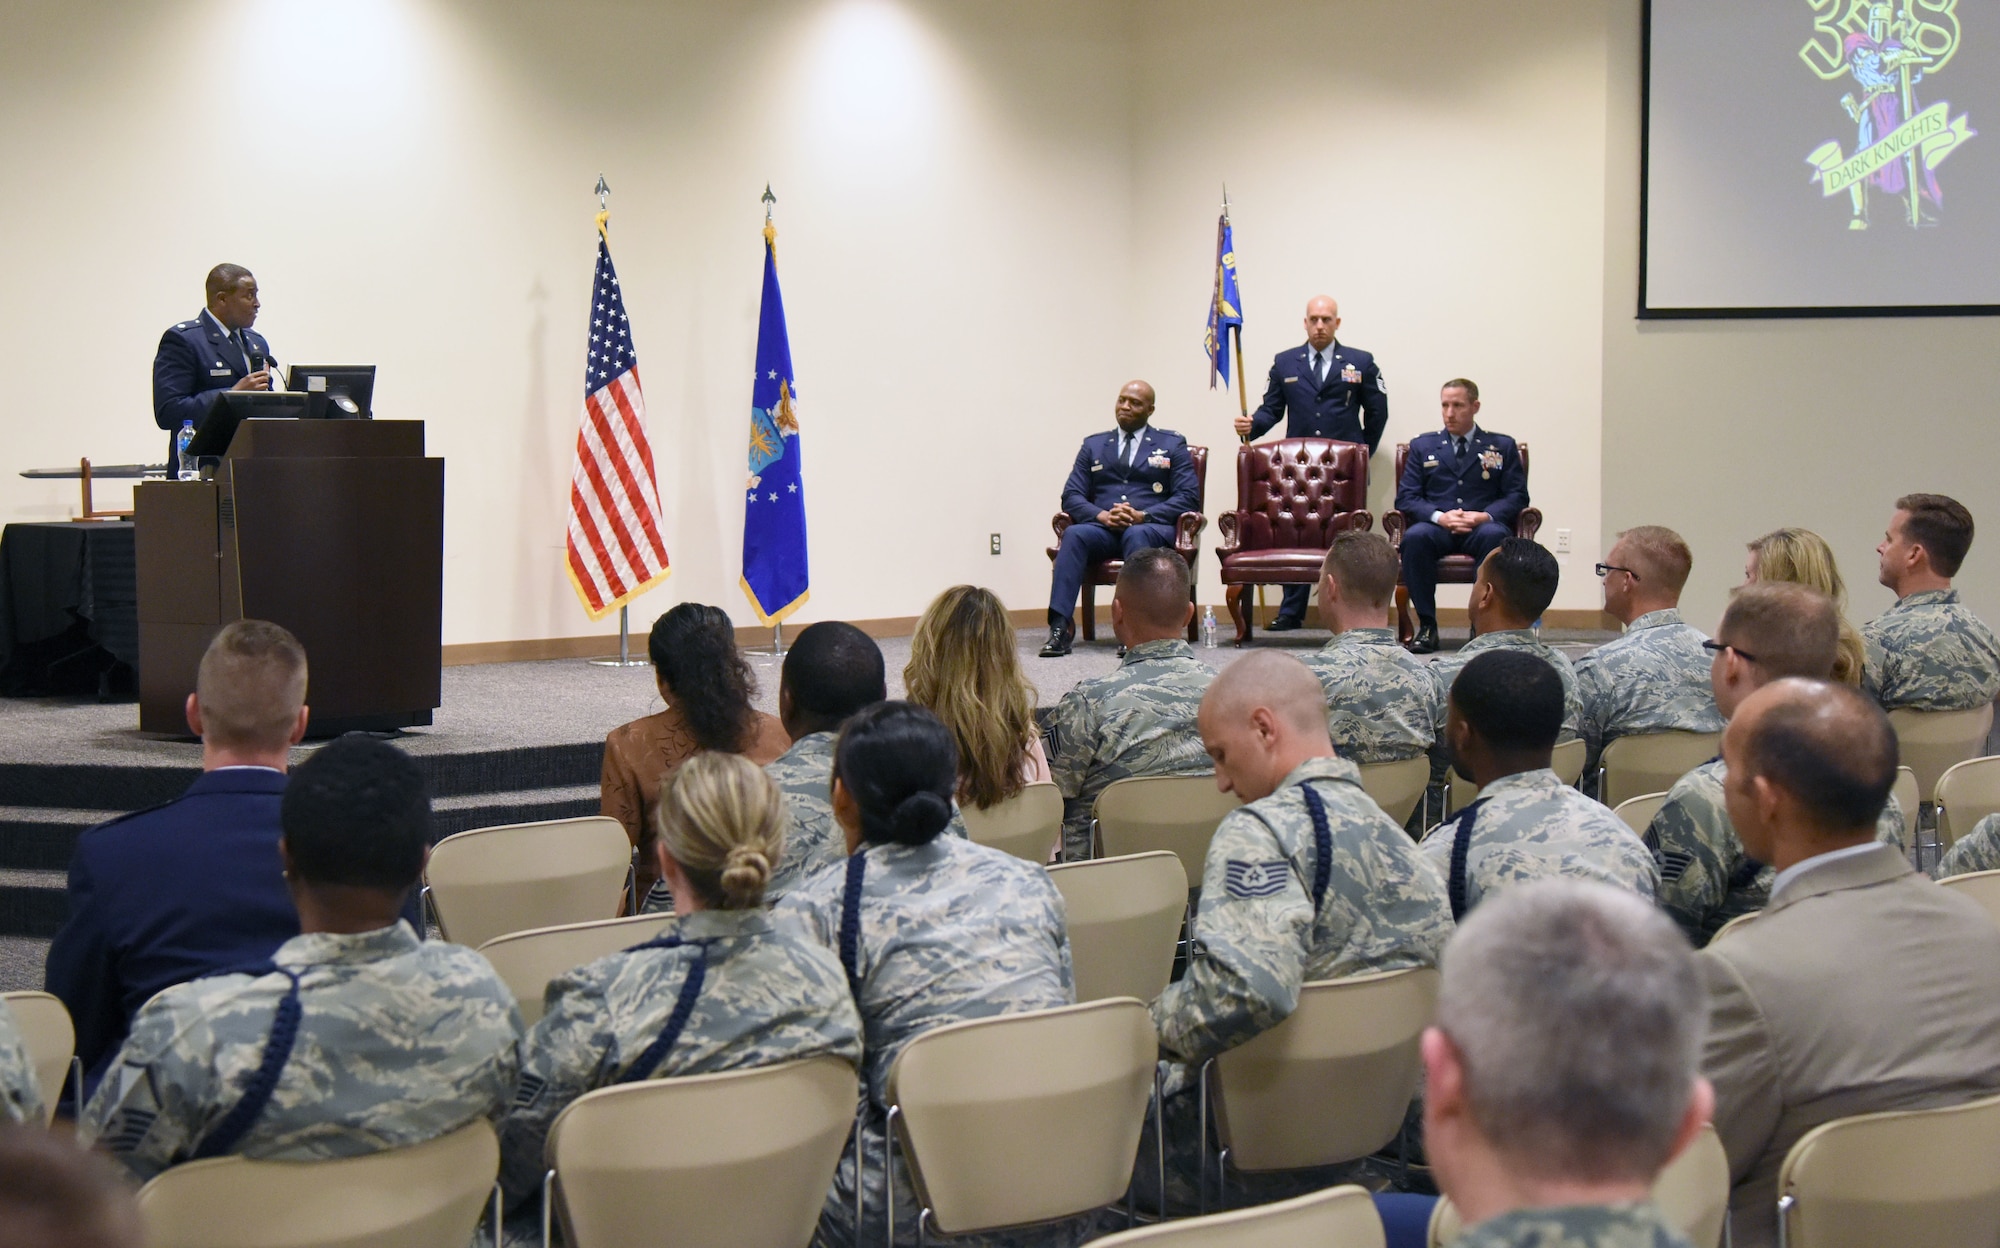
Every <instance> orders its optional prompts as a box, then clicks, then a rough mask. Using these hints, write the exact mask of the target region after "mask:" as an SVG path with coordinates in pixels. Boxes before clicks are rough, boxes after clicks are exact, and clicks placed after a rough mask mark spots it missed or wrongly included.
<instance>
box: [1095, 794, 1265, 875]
mask: <svg viewBox="0 0 2000 1248" xmlns="http://www.w3.org/2000/svg"><path fill="white" fill-rule="evenodd" d="M1242 804H1243V803H1242V802H1240V801H1238V800H1237V799H1236V795H1235V794H1234V793H1224V792H1222V791H1221V790H1220V789H1217V788H1216V787H1215V777H1214V776H1212V775H1200V776H1130V777H1128V778H1126V779H1124V780H1114V781H1112V782H1111V783H1110V784H1108V785H1106V786H1105V788H1104V792H1102V793H1099V794H1098V795H1097V804H1096V806H1095V808H1094V809H1093V811H1092V814H1093V817H1094V818H1095V819H1096V822H1097V841H1098V852H1099V853H1101V854H1103V855H1104V856H1105V857H1107V858H1122V857H1125V856H1127V855H1130V854H1143V853H1146V852H1147V851H1149V850H1155V849H1170V850H1172V851H1173V852H1174V853H1176V854H1178V855H1179V856H1180V860H1181V869H1182V870H1184V871H1186V872H1187V878H1188V882H1189V883H1190V884H1193V885H1195V886H1197V887H1199V886H1200V883H1201V873H1202V868H1203V865H1204V864H1205V863H1206V862H1207V860H1208V843H1209V841H1210V840H1212V839H1214V837H1215V827H1216V825H1217V824H1219V823H1221V822H1222V820H1223V816H1225V815H1227V814H1228V813H1229V812H1230V811H1232V810H1235V809H1236V808H1237V807H1238V806H1241V805H1242Z"/></svg>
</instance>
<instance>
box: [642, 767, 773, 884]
mask: <svg viewBox="0 0 2000 1248" xmlns="http://www.w3.org/2000/svg"><path fill="white" fill-rule="evenodd" d="M659 812H660V813H659V833H660V844H661V846H662V847H664V848H665V849H666V851H667V853H668V854H670V855H672V857H673V860H674V861H675V862H677V863H679V864H680V867H681V870H683V871H685V872H686V873H687V877H688V883H690V884H692V885H693V886H694V891H695V892H696V894H698V895H699V897H700V899H701V901H702V903H703V904H704V905H706V906H708V907H709V908H710V909H715V910H754V909H756V908H757V907H758V906H761V905H763V904H764V889H765V888H766V887H767V886H768V885H769V884H770V882H771V872H772V871H773V870H775V869H776V868H777V865H778V861H779V859H780V857H781V856H782V855H783V853H784V846H785V825H786V823H787V821H788V820H789V818H790V814H789V812H788V811H787V809H786V806H785V796H784V794H783V793H781V792H779V791H778V786H777V785H776V784H775V783H773V782H772V780H771V777H769V776H767V775H765V774H764V769H763V768H762V767H759V766H758V765H757V764H755V763H753V762H751V761H750V760H749V759H747V758H745V757H743V756H742V755H741V754H723V753H717V752H714V751H709V750H704V751H702V752H701V753H698V754H696V755H694V756H693V757H691V758H689V759H688V760H687V761H686V762H685V763H683V764H681V767H680V770H679V772H677V773H676V774H675V776H674V778H673V785H672V787H671V788H669V789H668V790H667V792H666V793H664V794H662V795H661V797H660V806H659Z"/></svg>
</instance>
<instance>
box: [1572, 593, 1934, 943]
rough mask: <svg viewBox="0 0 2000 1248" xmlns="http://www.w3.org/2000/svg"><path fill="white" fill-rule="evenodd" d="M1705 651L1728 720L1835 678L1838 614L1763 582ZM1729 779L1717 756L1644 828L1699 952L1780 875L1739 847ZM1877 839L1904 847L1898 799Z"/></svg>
mask: <svg viewBox="0 0 2000 1248" xmlns="http://www.w3.org/2000/svg"><path fill="white" fill-rule="evenodd" d="M1607 579H1608V578H1607ZM1701 644H1702V648H1703V649H1705V650H1707V651H1708V652H1709V653H1710V654H1711V655H1713V656H1714V657H1713V658H1712V659H1711V661H1710V665H1709V684H1710V686H1711V687H1712V688H1713V690H1714V692H1715V706H1716V709H1717V710H1718V711H1720V712H1721V714H1722V717H1723V718H1724V719H1728V718H1729V717H1730V716H1731V715H1734V714H1735V713H1736V708H1737V707H1738V706H1741V705H1742V704H1743V700H1744V699H1745V698H1747V697H1749V696H1750V695H1751V694H1753V693H1755V692H1756V691H1757V690H1759V689H1762V688H1763V687H1764V686H1765V685H1768V684H1770V683H1771V682H1772V681H1774V680H1779V679H1782V678H1783V677H1786V676H1807V677H1811V678H1812V679H1814V680H1827V679H1830V678H1831V677H1832V675H1833V663H1834V659H1835V657H1836V656H1837V655H1838V654H1839V650H1840V612H1839V610H1838V609H1837V608H1835V606H1834V605H1833V600H1832V599H1830V598H1828V597H1827V596H1826V595H1825V594H1822V593H1820V592H1819V591H1818V590H1816V589H1812V588H1810V587H1808V586H1805V585H1799V584H1795V583H1792V582H1789V581H1759V582H1756V583H1754V584H1750V585H1745V586H1744V587H1743V588H1741V589H1739V590H1737V591H1736V596H1735V597H1733V598H1731V599H1730V600H1729V607H1728V609H1727V610H1725V611H1724V612H1723V613H1722V623H1721V624H1719V625H1717V626H1716V630H1715V639H1714V640H1713V641H1704V642H1702V643H1701ZM1728 778H1729V775H1728V769H1727V767H1726V766H1725V765H1724V763H1723V761H1722V759H1721V758H1720V757H1719V756H1718V757H1716V758H1712V759H1710V760H1709V761H1707V762H1705V763H1703V764H1702V765H1701V766H1699V767H1697V768H1695V769H1694V770H1693V771H1690V772H1688V773H1687V774H1686V775H1684V776H1682V777H1681V778H1680V779H1679V780H1676V781H1674V787H1673V788H1671V789H1669V790H1667V798H1666V801H1665V802H1664V803H1662V804H1661V806H1660V811H1659V813H1658V814H1656V815H1654V816H1653V822H1652V823H1650V824H1648V825H1647V827H1646V838H1645V839H1646V845H1647V847H1648V848H1649V849H1651V850H1652V851H1653V856H1654V857H1655V858H1656V859H1658V860H1659V864H1660V905H1661V907H1662V908H1663V909H1665V910H1666V912H1667V914H1668V916H1669V917H1671V918H1672V919H1673V920H1674V922H1676V923H1678V924H1680V927H1681V930H1682V931H1683V932H1685V933H1686V934H1687V938H1688V939H1689V940H1690V941H1693V942H1694V944H1695V947H1696V948H1700V947H1701V946H1703V945H1706V944H1707V943H1708V942H1709V939H1710V938H1711V937H1712V936H1714V935H1715V933H1716V932H1717V931H1718V930H1720V929H1721V927H1722V925H1723V924H1725V923H1727V922H1729V920H1731V919H1733V918H1736V917H1737V916H1738V915H1744V914H1751V913H1754V912H1756V911H1758V910H1762V909H1763V908H1764V903H1765V902H1766V901H1768V900H1770V897H1771V881H1772V879H1773V878H1774V876H1775V874H1776V873H1775V872H1773V871H1772V870H1771V868H1770V866H1769V865H1767V864H1765V863H1762V862H1759V861H1757V860H1756V859H1754V858H1752V857H1750V855H1749V854H1748V853H1746V852H1745V851H1744V849H1743V842H1742V841H1740V840H1738V839H1737V836H1736V828H1735V825H1734V824H1732V823H1731V822H1730V819H1729V810H1728V807H1727V806H1726V805H1725V804H1724V802H1723V796H1722V790H1723V785H1724V784H1725V783H1726V782H1727V781H1728ZM1875 837H1876V839H1877V840H1879V841H1882V842H1884V843H1886V844H1890V845H1895V846H1898V847H1900V846H1901V845H1902V843H1903V812H1902V809H1901V807H1899V806H1898V805H1897V804H1896V799H1895V797H1894V796H1893V795H1891V796H1890V798H1889V804H1888V805H1887V806H1886V807H1885V808H1884V809H1883V811H1882V817H1881V819H1880V821H1879V822H1878V823H1877V824H1876V828H1875Z"/></svg>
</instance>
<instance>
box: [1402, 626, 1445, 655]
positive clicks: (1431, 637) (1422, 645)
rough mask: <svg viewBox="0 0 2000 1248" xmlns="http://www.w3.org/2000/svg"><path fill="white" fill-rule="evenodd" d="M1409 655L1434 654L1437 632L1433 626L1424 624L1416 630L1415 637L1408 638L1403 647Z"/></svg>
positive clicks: (1436, 646)
mask: <svg viewBox="0 0 2000 1248" xmlns="http://www.w3.org/2000/svg"><path fill="white" fill-rule="evenodd" d="M1404 648H1405V649H1407V650H1408V651H1409V652H1410V653H1411V654H1436V653H1437V648H1438V630H1437V625H1435V624H1425V625H1422V626H1420V627H1419V628H1418V629H1417V635H1416V636H1415V637H1412V638H1410V640H1409V642H1408V643H1407V644H1406V645H1405V647H1404Z"/></svg>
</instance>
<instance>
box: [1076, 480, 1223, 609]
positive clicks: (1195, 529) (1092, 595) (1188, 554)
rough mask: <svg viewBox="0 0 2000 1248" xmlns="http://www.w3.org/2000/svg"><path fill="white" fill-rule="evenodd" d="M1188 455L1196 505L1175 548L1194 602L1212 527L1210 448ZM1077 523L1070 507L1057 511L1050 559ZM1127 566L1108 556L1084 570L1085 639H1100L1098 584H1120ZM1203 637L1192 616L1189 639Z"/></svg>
mask: <svg viewBox="0 0 2000 1248" xmlns="http://www.w3.org/2000/svg"><path fill="white" fill-rule="evenodd" d="M1188 458H1189V459H1191V460H1193V461H1194V508H1195V509H1194V510H1193V511H1184V512H1182V513H1181V514H1180V519H1178V520H1176V521H1174V549H1175V550H1176V551H1178V552H1180V557H1181V558H1183V559H1185V560H1187V565H1188V600H1189V601H1190V602H1198V601H1200V599H1199V597H1197V595H1196V593H1195V585H1196V581H1195V560H1196V559H1197V558H1198V557H1200V555H1201V531H1202V530H1203V529H1204V528H1206V527H1208V517H1207V516H1204V515H1203V514H1201V513H1202V512H1204V511H1206V510H1207V509H1208V448H1207V447H1205V446H1190V447H1188ZM1074 523H1076V522H1075V521H1074V520H1072V519H1070V516H1069V513H1068V512H1066V511H1059V512H1057V513H1056V514H1055V516H1054V518H1052V519H1051V520H1050V521H1049V525H1050V526H1051V527H1052V528H1054V529H1055V531H1056V546H1051V547H1049V562H1050V563H1054V562H1055V560H1056V547H1057V546H1060V545H1062V535H1063V530H1064V529H1067V528H1068V527H1069V526H1070V525H1072V524H1074ZM1124 567H1125V561H1124V560H1123V559H1106V560H1103V561H1102V562H1099V563H1094V564H1092V565H1091V566H1090V568H1089V570H1087V571H1086V572H1085V573H1084V574H1083V605H1082V606H1081V607H1080V608H1078V610H1077V614H1078V615H1079V616H1081V617H1082V618H1081V619H1080V620H1078V621H1077V624H1078V626H1079V627H1080V628H1081V630H1082V632H1083V639H1084V640H1085V641H1096V640H1097V587H1098V586H1099V585H1116V584H1117V583H1118V573H1119V572H1120V571H1122V570H1123V569H1124ZM1200 640H1201V622H1200V621H1199V620H1189V621H1188V641H1190V642H1196V641H1200Z"/></svg>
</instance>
